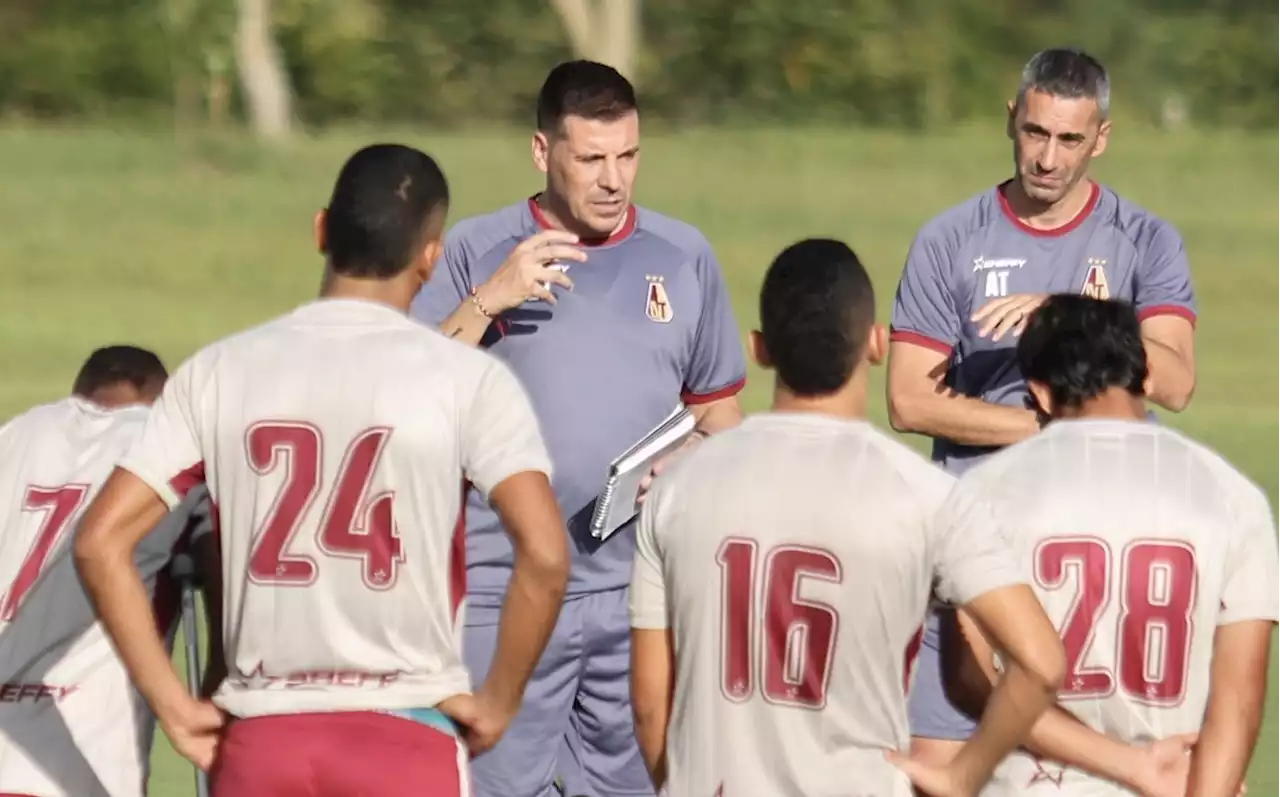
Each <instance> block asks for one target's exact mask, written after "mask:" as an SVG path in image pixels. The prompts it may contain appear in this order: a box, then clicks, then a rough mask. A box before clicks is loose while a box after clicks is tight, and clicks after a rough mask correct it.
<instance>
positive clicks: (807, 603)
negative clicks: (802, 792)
mask: <svg viewBox="0 0 1280 797" xmlns="http://www.w3.org/2000/svg"><path fill="white" fill-rule="evenodd" d="M756 553H757V545H756V543H755V541H754V540H746V539H738V538H730V539H727V540H725V541H724V543H723V544H722V545H721V546H720V551H719V553H718V554H717V555H716V561H717V562H718V563H719V564H720V577H721V609H722V612H723V617H722V618H721V624H722V628H723V632H722V633H723V636H722V638H721V641H720V659H721V662H722V666H723V671H722V679H721V691H723V692H724V695H725V697H727V698H728V699H729V700H732V701H734V702H735V703H740V702H742V701H745V700H749V699H750V698H751V695H752V693H753V692H754V690H755V681H754V672H755V666H754V665H755V662H756V661H757V660H759V661H760V663H761V669H762V671H763V673H762V674H763V678H762V681H763V682H762V684H761V688H760V692H761V694H762V695H763V696H764V699H765V700H767V701H769V702H770V703H777V704H780V705H784V706H795V707H797V708H807V709H820V708H822V707H823V706H825V705H826V702H827V687H828V685H829V684H830V682H831V663H832V654H833V653H834V652H835V641H836V633H837V631H838V630H839V628H840V618H839V616H838V615H837V614H836V610H835V609H833V608H832V607H831V606H828V605H826V604H824V603H819V602H818V601H814V600H806V599H804V598H801V597H800V586H801V584H802V583H803V582H804V581H805V579H818V580H821V581H828V582H831V583H834V584H839V583H840V582H841V580H842V579H843V577H844V574H843V572H842V571H841V568H840V560H838V559H837V558H836V557H835V555H833V554H831V553H830V552H828V551H824V550H821V549H818V548H807V547H800V546H795V545H779V546H777V547H776V548H773V549H772V550H770V551H769V552H768V555H767V556H765V560H764V566H763V567H762V568H761V569H762V570H763V573H762V574H761V575H763V581H764V584H763V586H762V585H761V584H760V583H759V580H758V579H757V574H756V558H757V557H756ZM761 592H762V593H763V601H761V600H759V598H760V597H761ZM761 602H763V609H764V617H763V618H758V617H757V616H756V606H757V605H759V604H760V603H761Z"/></svg>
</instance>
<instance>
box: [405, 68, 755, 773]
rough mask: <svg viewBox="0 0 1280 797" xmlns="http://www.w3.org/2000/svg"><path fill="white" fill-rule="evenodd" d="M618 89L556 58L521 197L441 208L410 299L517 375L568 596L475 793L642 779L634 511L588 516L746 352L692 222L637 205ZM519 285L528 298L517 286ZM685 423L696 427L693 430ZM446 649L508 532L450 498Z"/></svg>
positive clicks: (490, 613) (701, 422) (469, 642)
mask: <svg viewBox="0 0 1280 797" xmlns="http://www.w3.org/2000/svg"><path fill="white" fill-rule="evenodd" d="M639 125H640V117H639V113H638V111H637V106H636V99H635V93H634V91H633V89H632V87H631V85H630V83H628V82H627V80H626V79H625V78H624V77H623V76H622V75H620V74H618V73H617V72H616V71H615V70H613V69H612V68H610V67H608V66H605V65H603V64H598V63H593V62H590V61H573V62H569V63H565V64H561V65H560V66H558V67H556V68H555V69H553V70H552V71H551V73H550V74H549V75H548V77H547V79H546V82H545V84H544V85H543V87H542V90H541V92H540V94H539V97H538V108H537V131H536V132H535V133H534V136H533V160H534V164H535V165H536V166H537V167H538V169H539V170H541V171H542V172H544V173H545V174H546V187H545V189H544V190H543V191H542V192H541V193H539V194H538V195H537V196H535V197H533V198H531V199H527V200H521V201H519V202H517V203H515V204H514V205H511V206H509V207H506V208H504V209H502V210H499V211H497V212H495V213H491V214H489V215H486V216H480V217H477V218H472V219H468V220H465V221H462V222H460V223H458V224H457V225H456V226H455V227H454V228H453V230H452V231H451V232H450V233H449V235H448V236H447V238H446V240H445V251H444V256H443V258H442V260H441V263H442V265H441V267H439V268H438V269H437V271H436V273H435V275H434V276H433V277H432V279H431V281H430V282H429V283H428V284H427V285H426V287H425V288H424V289H423V291H422V293H420V294H419V296H418V298H417V300H416V301H415V303H414V311H413V312H414V315H415V316H416V317H417V318H419V319H420V320H423V321H426V322H427V323H431V324H437V325H439V326H440V327H441V329H442V331H443V332H444V333H445V334H447V335H450V336H452V337H454V338H455V339H457V340H462V341H467V342H472V343H478V344H479V345H481V346H485V347H486V348H488V350H489V351H490V352H492V353H493V354H494V355H496V356H498V357H500V358H501V359H503V360H505V361H506V362H507V363H508V364H509V365H510V366H511V367H512V368H513V369H514V371H515V372H516V375H517V376H518V377H519V379H520V381H521V382H522V383H523V385H524V387H525V389H526V390H527V392H528V393H529V395H530V397H531V399H532V401H533V406H534V409H535V412H536V414H537V417H538V423H539V424H540V426H541V429H542V432H543V435H544V437H545V439H546V441H547V446H548V450H549V451H550V454H551V459H552V464H553V469H554V471H555V475H554V479H553V486H554V488H555V490H556V495H557V498H558V499H559V502H560V506H561V508H562V510H563V512H564V514H565V516H566V517H568V518H570V520H569V529H570V535H571V536H572V538H573V542H574V546H575V547H574V552H575V556H574V562H573V573H572V577H571V581H570V586H569V591H568V597H567V599H566V602H565V606H564V609H563V612H562V614H561V619H560V622H559V625H558V626H557V627H556V630H555V633H554V635H553V637H552V640H551V643H550V645H549V646H548V648H547V650H546V652H545V654H544V655H543V657H542V661H541V663H540V665H539V667H538V669H537V671H536V672H535V673H534V676H533V681H532V682H531V683H530V685H529V688H528V690H527V691H526V693H525V703H524V707H523V708H522V710H521V712H520V714H519V715H518V716H517V717H516V719H515V721H514V723H513V724H512V726H511V728H510V729H509V730H508V732H507V735H506V736H505V737H504V738H503V740H502V741H501V742H499V743H498V745H497V747H495V748H494V749H493V750H492V751H491V752H489V753H486V754H485V755H483V756H480V757H479V758H477V759H476V760H475V762H474V770H473V771H474V776H475V782H476V794H477V795H478V796H479V797H533V796H534V795H546V794H553V793H554V791H553V785H552V784H553V782H554V781H555V780H556V779H557V778H558V779H560V780H561V782H562V786H563V792H564V794H566V795H569V796H570V797H573V796H574V795H579V794H591V795H599V796H600V797H604V796H605V795H608V797H625V796H626V795H651V794H653V788H652V783H651V781H650V779H649V775H648V772H647V771H646V769H645V766H644V762H643V759H642V758H641V755H640V751H639V748H638V746H637V744H636V740H635V732H634V726H633V722H632V715H631V708H630V700H629V695H628V681H627V671H628V669H629V656H630V639H629V635H630V622H629V617H628V612H627V584H628V582H629V580H630V576H631V565H632V559H633V556H634V553H635V532H634V528H632V527H628V528H626V529H624V530H623V531H622V532H620V533H618V534H616V535H615V536H613V537H611V538H609V539H608V540H606V541H605V542H604V543H597V542H595V541H593V539H592V538H591V536H590V534H589V532H588V530H587V527H588V525H589V519H590V512H591V509H592V507H593V504H594V500H595V498H596V496H597V495H598V494H599V492H600V490H601V488H602V487H603V486H604V480H605V474H606V471H607V469H608V465H609V463H610V461H611V460H613V459H614V458H615V457H617V456H618V455H620V454H622V453H623V452H624V451H625V450H626V449H627V448H629V447H630V446H631V445H632V443H634V442H635V441H636V440H638V439H639V438H640V437H642V436H643V435H644V434H645V433H647V432H648V431H649V430H650V429H651V428H653V427H654V426H655V425H656V424H657V423H659V422H660V421H662V420H663V419H664V418H665V417H666V416H667V415H668V413H670V412H671V410H672V409H673V408H674V407H675V406H676V404H677V402H679V401H681V400H683V401H684V402H685V404H687V405H688V406H689V407H690V408H691V409H692V411H693V413H694V415H695V416H696V418H697V419H698V428H699V430H700V431H701V432H702V433H703V434H711V433H714V432H717V431H719V430H721V429H724V428H727V427H729V426H733V425H736V423H737V422H738V421H739V420H740V417H741V413H740V410H739V408H738V402H737V394H738V391H739V390H741V389H742V386H743V383H744V380H745V374H746V363H745V359H744V357H743V352H742V345H741V339H740V337H739V330H738V325H737V323H736V322H735V320H734V317H733V312H732V309H731V307H730V305H729V297H728V294H727V291H726V289H725V285H724V281H723V278H722V276H721V273H720V267H719V265H718V264H717V262H716V259H715V256H714V255H713V254H712V252H711V247H710V245H709V244H708V243H707V240H706V238H704V237H703V236H702V234H701V233H699V232H698V231H697V230H696V229H694V228H693V227H691V226H689V225H687V224H683V223H681V222H678V221H675V220H674V219H670V218H667V217H665V216H661V215H659V214H657V213H654V212H652V211H649V210H646V209H642V208H636V207H635V206H634V205H633V204H632V203H631V198H632V187H633V185H634V182H635V178H636V172H637V168H638V166H639V161H640V137H639V136H640V132H639V131H640V126H639ZM530 300H532V301H530ZM695 439H697V436H695ZM466 521H467V523H466V531H467V566H468V572H467V581H468V593H467V595H468V598H467V604H468V606H467V612H468V614H467V618H466V632H465V633H466V636H465V638H464V641H463V649H464V655H465V657H466V659H467V664H468V666H469V667H470V668H471V674H472V677H473V678H475V679H480V678H483V677H484V674H485V672H486V671H487V670H488V669H489V665H490V662H491V661H492V658H493V654H494V644H495V639H496V633H495V632H496V630H497V626H496V622H497V617H498V607H499V601H501V599H502V595H503V593H504V591H505V590H506V583H507V580H508V579H509V578H510V575H511V548H510V545H509V544H508V543H507V542H506V540H505V537H504V535H503V534H502V533H501V530H500V526H499V523H498V519H497V517H496V516H495V515H494V513H493V511H492V510H491V509H489V508H488V507H487V506H486V505H485V504H484V503H483V501H482V500H481V498H480V497H479V496H478V495H475V494H472V495H471V496H470V498H469V500H468V502H467V517H466Z"/></svg>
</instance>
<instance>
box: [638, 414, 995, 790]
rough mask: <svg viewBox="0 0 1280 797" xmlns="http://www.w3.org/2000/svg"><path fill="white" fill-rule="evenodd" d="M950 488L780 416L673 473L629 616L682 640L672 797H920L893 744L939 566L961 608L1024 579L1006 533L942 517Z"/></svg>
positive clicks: (881, 446) (718, 441)
mask: <svg viewBox="0 0 1280 797" xmlns="http://www.w3.org/2000/svg"><path fill="white" fill-rule="evenodd" d="M952 481H953V480H952V478H951V477H950V476H948V475H946V474H945V473H943V472H942V471H941V470H939V469H937V468H935V467H934V466H932V465H930V464H929V463H928V462H926V461H925V460H924V459H923V458H921V457H920V456H918V455H917V454H916V453H914V452H913V451H911V450H910V449H908V448H906V447H905V446H903V445H901V444H900V443H897V442H895V441H893V440H891V439H890V438H889V437H887V436H885V435H884V434H882V433H880V432H879V431H877V430H876V429H875V428H874V427H872V426H871V425H870V424H868V423H866V422H862V421H844V420H837V419H834V418H828V417H822V416H817V415H811V414H782V413H768V414H764V415H756V416H752V417H750V418H748V419H747V420H746V421H744V423H743V424H742V426H740V427H739V428H737V429H734V430H732V431H728V432H725V433H722V434H719V435H716V436H714V437H712V438H711V439H710V440H708V441H706V442H705V443H703V444H702V445H701V446H700V447H699V449H698V450H697V451H694V452H692V453H691V454H690V455H689V456H688V457H686V458H684V459H683V460H681V461H679V462H677V463H676V464H675V465H673V467H672V469H671V471H670V472H669V473H666V474H664V475H663V476H662V478H660V479H658V480H657V482H656V483H655V485H654V488H653V491H652V493H651V494H650V495H649V497H648V498H646V500H645V504H644V510H643V512H642V513H641V520H640V525H639V530H638V532H637V534H638V536H637V555H636V561H635V572H634V576H633V580H632V583H631V618H632V620H631V622H632V625H633V627H636V628H647V629H664V628H669V629H670V630H671V633H672V637H673V642H674V645H675V653H676V675H675V698H674V703H673V707H672V714H671V722H670V726H669V731H668V742H667V767H668V776H669V794H670V795H671V797H685V795H688V796H689V797H712V795H721V796H722V797H756V796H757V795H759V797H765V796H766V795H767V796H768V797H785V796H786V795H796V796H797V797H799V795H805V797H826V796H827V795H830V796H831V797H835V796H836V795H840V797H853V796H855V795H859V796H861V795H866V796H867V797H872V796H873V795H874V797H897V796H899V795H901V797H909V795H910V794H911V788H910V785H909V783H908V781H907V779H906V777H905V776H904V775H903V774H902V773H901V772H899V771H898V770H897V769H895V768H894V767H892V766H891V765H890V764H889V763H888V762H887V761H886V760H885V758H884V752H885V751H886V750H904V751H905V750H906V748H907V745H908V743H909V741H910V739H909V735H908V729H907V712H906V700H905V688H906V672H907V667H908V663H907V661H906V658H907V656H906V655H904V654H906V653H907V651H908V648H909V647H910V646H911V645H912V641H913V638H914V637H915V635H916V633H917V632H918V630H919V628H920V625H921V623H922V622H923V619H924V614H925V607H926V605H927V603H928V600H929V594H930V585H931V584H932V583H933V581H934V576H935V574H937V575H938V576H940V578H941V581H940V584H939V590H940V592H941V594H942V595H944V596H945V597H947V598H948V599H950V600H953V601H957V602H959V603H966V602H968V601H969V600H972V599H973V598H974V597H976V596H977V595H980V594H982V593H984V592H986V591H988V590H990V589H994V588H996V587H1001V586H1006V585H1008V584H1012V583H1017V582H1018V581H1019V580H1020V579H1019V578H1018V576H1017V573H1016V566H1015V562H1014V561H1013V559H1012V558H1011V557H1009V556H1008V555H1007V551H1005V550H1004V549H1003V548H1002V547H1001V546H1000V545H999V544H998V542H999V540H998V538H997V537H995V536H994V535H991V534H988V533H977V534H974V535H973V536H971V537H970V538H967V539H964V540H959V539H955V538H952V537H950V536H948V535H947V534H946V533H944V532H942V531H941V530H940V529H941V527H940V526H938V525H937V524H936V523H935V522H934V521H935V513H936V511H937V510H938V508H939V506H940V504H941V503H942V501H943V499H944V498H945V497H946V495H947V493H948V491H949V489H950V487H951V485H952ZM717 790H719V791H717Z"/></svg>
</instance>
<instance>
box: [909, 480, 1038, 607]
mask: <svg viewBox="0 0 1280 797" xmlns="http://www.w3.org/2000/svg"><path fill="white" fill-rule="evenodd" d="M933 531H934V538H933V540H932V543H933V545H932V548H933V551H934V566H935V573H936V576H937V586H936V589H937V592H938V596H939V597H940V598H942V599H943V600H945V601H947V602H948V603H953V604H955V605H957V606H963V605H964V604H966V603H969V602H970V601H972V600H973V599H975V598H977V597H979V596H981V595H983V594H985V593H987V592H991V591H992V590H996V589H1000V588H1001V587H1010V586H1014V585H1016V584H1026V583H1027V578H1026V577H1025V576H1024V575H1023V570H1022V568H1021V567H1020V566H1019V562H1018V559H1017V557H1016V556H1015V554H1014V553H1013V551H1014V549H1013V548H1012V546H1011V545H1010V536H1009V534H1008V532H1007V531H1005V530H1004V529H1002V527H1001V521H1000V520H999V519H998V517H997V513H996V512H995V511H994V508H993V507H992V505H991V503H990V502H989V501H987V500H984V499H983V498H982V497H980V496H979V495H977V494H976V491H974V490H971V489H969V485H968V484H966V482H965V481H964V480H963V479H962V480H961V481H960V482H959V483H957V485H956V487H955V489H954V490H952V492H951V495H950V496H948V498H947V500H946V503H945V504H944V505H943V508H942V510H941V511H940V512H939V517H938V521H937V522H936V523H935V524H934V526H933Z"/></svg>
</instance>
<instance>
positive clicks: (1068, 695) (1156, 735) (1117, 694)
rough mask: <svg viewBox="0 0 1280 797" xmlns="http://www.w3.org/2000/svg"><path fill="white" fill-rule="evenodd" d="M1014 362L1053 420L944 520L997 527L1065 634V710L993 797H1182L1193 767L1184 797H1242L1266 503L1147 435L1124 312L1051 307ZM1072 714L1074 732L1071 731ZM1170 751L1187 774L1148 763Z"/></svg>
mask: <svg viewBox="0 0 1280 797" xmlns="http://www.w3.org/2000/svg"><path fill="white" fill-rule="evenodd" d="M1018 361H1019V367H1020V368H1021V370H1022V372H1023V373H1024V374H1025V375H1026V377H1027V380H1028V386H1029V389H1030V391H1031V394H1032V396H1033V397H1034V399H1035V403H1036V405H1037V407H1039V409H1040V410H1041V412H1042V413H1043V415H1044V416H1045V417H1046V418H1049V419H1052V420H1051V421H1050V422H1049V423H1048V425H1047V426H1046V427H1045V429H1044V431H1042V432H1040V433H1039V434H1038V435H1036V436H1035V437H1033V438H1030V439H1028V440H1026V441H1023V442H1022V443H1019V444H1017V445H1014V446H1012V447H1010V448H1007V449H1005V450H1004V451H1002V452H1000V453H999V454H996V455H995V456H993V457H992V458H991V459H990V460H988V461H987V462H984V463H982V464H981V465H979V466H977V467H975V468H974V469H972V470H970V471H969V472H968V473H966V474H965V475H964V476H962V477H961V478H960V480H959V483H958V485H957V487H956V493H955V496H954V497H953V500H952V501H950V502H949V504H950V507H949V512H950V514H951V515H952V517H953V522H954V524H955V525H956V526H957V527H958V528H959V530H960V533H962V534H966V535H967V534H982V533H989V531H990V529H991V528H992V527H994V528H996V529H998V530H999V532H1000V533H1001V534H1002V535H1003V536H1004V537H1005V538H1006V539H1007V540H1008V544H1009V547H1010V549H1011V550H1012V551H1014V552H1015V554H1016V555H1017V556H1018V558H1019V560H1020V563H1021V567H1022V569H1023V573H1024V574H1025V575H1026V576H1027V577H1028V578H1030V580H1031V582H1032V585H1033V587H1034V589H1035V592H1036V595H1037V597H1038V598H1039V600H1040V602H1041V603H1042V604H1043V605H1044V607H1045V609H1046V611H1047V612H1048V614H1049V617H1050V618H1051V619H1052V620H1053V621H1054V624H1055V627H1056V628H1057V629H1058V630H1059V633H1060V634H1061V637H1062V641H1063V644H1064V646H1065V648H1066V654H1067V674H1066V678H1065V681H1064V684H1063V687H1062V690H1061V692H1060V694H1059V705H1060V707H1061V708H1060V709H1054V710H1053V711H1051V712H1049V713H1048V714H1047V715H1046V717H1045V719H1044V720H1043V721H1042V722H1041V723H1039V724H1038V725H1037V726H1036V728H1035V731H1034V732H1033V734H1032V736H1031V738H1030V741H1029V745H1030V748H1031V750H1032V751H1034V753H1037V754H1039V755H1035V754H1033V753H1032V752H1025V753H1024V752H1019V753H1016V754H1014V755H1011V756H1010V757H1009V758H1008V760H1006V761H1005V762H1004V763H1003V764H1002V765H1001V767H1000V768H999V769H998V770H997V773H996V776H995V778H994V780H993V781H992V784H991V787H990V791H989V794H990V795H991V796H992V797H1004V795H1010V796H1012V795H1039V794H1045V795H1049V794H1053V795H1071V797H1120V796H1121V795H1128V794H1133V793H1139V794H1144V795H1149V794H1172V793H1176V794H1182V793H1183V789H1184V787H1185V785H1186V779H1187V777H1188V769H1187V764H1189V765H1190V777H1191V781H1192V782H1191V784H1190V785H1191V788H1190V789H1189V790H1187V793H1189V794H1196V795H1211V794H1212V795H1226V796H1228V797H1230V796H1231V795H1235V794H1236V790H1237V789H1238V788H1239V787H1240V784H1241V781H1242V779H1243V777H1244V772H1245V767H1246V765H1247V764H1248V761H1249V758H1250V756H1251V754H1252V752H1253V746H1254V742H1255V741H1256V738H1257V733H1258V725H1259V724H1260V722H1261V719H1262V715H1263V712H1264V709H1265V707H1266V700H1265V693H1266V685H1267V678H1268V671H1269V666H1268V663H1269V659H1270V656H1271V651H1272V643H1271V636H1272V628H1273V626H1274V624H1275V622H1276V619H1277V617H1280V598H1278V597H1277V592H1278V590H1280V576H1278V575H1277V549H1276V529H1275V523H1274V521H1273V519H1272V514H1271V510H1270V507H1269V506H1268V503H1267V499H1266V496H1265V494H1264V493H1263V492H1262V491H1261V490H1260V489H1259V488H1258V487H1257V486H1255V485H1253V484H1252V483H1250V482H1249V480H1248V479H1246V478H1245V477H1244V476H1243V475H1242V474H1240V473H1239V472H1238V471H1237V470H1236V469H1235V468H1233V467H1232V466H1231V465H1230V464H1229V463H1228V462H1227V461H1226V460H1224V459H1223V458H1222V457H1220V456H1219V455H1218V454H1216V453H1214V452H1213V451H1211V450H1209V449H1208V448H1206V447H1204V446H1203V445H1200V444H1199V443H1197V442H1195V441H1193V440H1191V439H1189V438H1187V437H1185V436H1184V435H1182V434H1180V433H1179V432H1177V431H1175V430H1173V429H1171V428H1169V427H1166V426H1160V425H1158V424H1154V423H1151V422H1149V421H1148V420H1147V418H1146V412H1145V406H1144V402H1143V383H1144V380H1145V377H1146V370H1147V366H1146V355H1145V353H1144V350H1143V337H1142V333H1141V330H1140V327H1139V323H1138V318H1137V315H1136V314H1135V312H1134V310H1133V309H1132V307H1130V306H1128V305H1126V304H1123V303H1119V302H1114V301H1105V302H1104V301H1099V300H1096V299H1091V298H1088V297H1082V296H1068V295H1059V296H1053V297H1050V298H1049V300H1048V301H1047V302H1046V303H1045V304H1044V305H1043V306H1042V307H1041V308H1040V309H1039V310H1037V311H1036V312H1035V313H1034V314H1033V315H1032V317H1031V319H1030V322H1029V324H1028V326H1027V329H1026V331H1025V332H1024V333H1023V336H1022V339H1021V340H1020V341H1019V344H1018ZM975 507H980V508H981V511H977V512H975V511H972V510H973V509H974V508H975ZM979 526H981V527H979ZM966 637H967V638H968V639H969V640H970V641H971V644H972V646H973V654H974V655H973V657H972V659H973V661H974V662H975V663H976V664H975V665H971V666H970V667H969V669H970V670H972V669H973V667H974V666H979V667H982V666H987V667H989V666H990V664H989V663H990V662H992V660H993V659H992V653H991V649H990V647H989V646H988V645H987V644H986V642H985V640H983V639H982V636H981V634H980V633H977V632H975V631H974V630H972V629H970V631H969V633H967V634H966ZM983 663H987V664H983ZM955 669H956V670H964V669H966V668H965V667H964V666H963V665H961V666H958V667H956V668H955ZM981 680H982V678H981V677H979V678H978V684H979V689H980V687H981ZM961 681H962V682H964V683H972V679H964V678H962V679H961ZM962 686H963V684H962ZM1064 712H1065V714H1064ZM1067 714H1069V715H1071V716H1073V717H1074V718H1075V719H1076V720H1078V722H1072V723H1068V724H1063V723H1062V722H1061V719H1062V718H1065V717H1066V715H1067ZM1059 715H1062V716H1059ZM1080 725H1083V726H1085V727H1087V728H1088V729H1090V730H1091V731H1092V732H1093V733H1091V734H1085V735H1084V736H1080V734H1079V730H1080ZM1064 732H1065V733H1067V734H1074V735H1075V736H1076V739H1074V740H1072V739H1069V738H1067V737H1064V736H1063V735H1062V734H1063V733H1064ZM1197 736H1198V741H1196V742H1195V744H1194V745H1192V744H1190V741H1191V740H1192V739H1193V738H1194V737H1197ZM1178 738H1183V739H1185V740H1186V742H1187V744H1185V745H1184V746H1186V747H1187V748H1188V749H1189V750H1190V751H1192V755H1191V756H1190V758H1189V759H1188V758H1187V757H1186V756H1178V757H1177V758H1175V759H1174V762H1175V763H1176V762H1177V759H1178V758H1181V760H1182V763H1181V764H1180V765H1176V766H1173V765H1170V763H1169V762H1168V761H1166V762H1164V763H1160V762H1159V761H1156V760H1155V758H1158V750H1157V748H1156V747H1155V746H1154V744H1153V743H1157V742H1161V740H1172V739H1178ZM1040 756H1043V757H1040Z"/></svg>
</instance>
